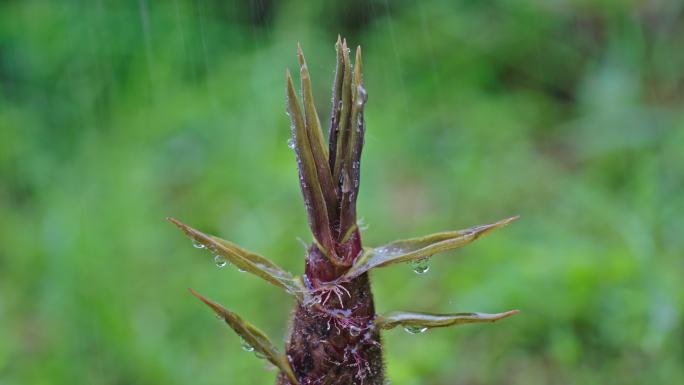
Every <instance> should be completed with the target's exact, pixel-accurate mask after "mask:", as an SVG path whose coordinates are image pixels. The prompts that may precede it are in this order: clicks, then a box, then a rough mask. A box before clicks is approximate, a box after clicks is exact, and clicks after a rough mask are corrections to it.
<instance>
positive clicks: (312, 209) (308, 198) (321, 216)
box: [286, 70, 334, 260]
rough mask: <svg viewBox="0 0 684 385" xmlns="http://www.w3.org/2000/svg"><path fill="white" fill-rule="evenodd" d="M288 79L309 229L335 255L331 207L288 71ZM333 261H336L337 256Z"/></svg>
mask: <svg viewBox="0 0 684 385" xmlns="http://www.w3.org/2000/svg"><path fill="white" fill-rule="evenodd" d="M286 77H287V110H288V113H289V115H290V119H291V120H292V137H293V139H294V142H295V152H296V153H297V166H298V168H299V182H300V183H299V184H300V187H301V190H302V195H304V204H305V206H306V210H307V214H308V215H309V226H310V227H311V232H312V233H313V235H314V237H315V238H316V240H317V241H318V242H319V244H321V245H322V246H323V247H324V249H325V250H324V251H325V253H326V255H331V254H332V253H334V247H333V238H332V233H331V232H330V227H331V226H330V220H329V216H328V208H327V204H326V201H325V198H324V196H323V192H322V191H321V185H320V182H319V179H318V171H317V168H316V162H315V160H314V156H313V154H312V152H311V143H310V141H309V137H308V134H307V130H306V125H305V123H304V117H303V115H302V109H301V107H300V106H299V101H298V99H297V93H296V91H295V88H294V84H293V82H292V76H291V75H290V71H289V70H288V71H286ZM331 260H334V257H332V258H331Z"/></svg>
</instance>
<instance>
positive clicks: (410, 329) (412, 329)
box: [404, 325, 428, 334]
mask: <svg viewBox="0 0 684 385" xmlns="http://www.w3.org/2000/svg"><path fill="white" fill-rule="evenodd" d="M404 330H406V332H407V333H411V334H420V333H425V331H426V330H428V328H427V327H426V326H422V325H411V326H404Z"/></svg>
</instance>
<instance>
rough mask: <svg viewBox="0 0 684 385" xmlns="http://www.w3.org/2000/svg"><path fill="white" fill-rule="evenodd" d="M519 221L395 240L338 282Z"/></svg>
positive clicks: (365, 255) (362, 259)
mask: <svg viewBox="0 0 684 385" xmlns="http://www.w3.org/2000/svg"><path fill="white" fill-rule="evenodd" d="M518 218H519V217H518V216H514V217H510V218H507V219H503V220H501V221H498V222H495V223H491V224H487V225H480V226H475V227H471V228H469V229H465V230H458V231H446V232H442V233H435V234H431V235H428V236H424V237H419V238H411V239H404V240H399V241H394V242H391V243H388V244H386V245H384V246H381V247H376V248H374V249H365V250H364V252H363V253H362V254H361V255H360V256H359V257H357V258H356V260H355V261H354V264H353V265H352V267H351V268H350V269H349V270H348V271H347V272H346V273H345V274H344V275H343V276H342V277H340V278H339V279H338V281H340V282H342V281H349V280H351V279H353V278H355V277H358V276H359V275H361V274H363V273H365V272H366V271H368V270H370V269H372V268H374V267H383V266H389V265H393V264H395V263H401V262H408V261H412V260H416V259H420V258H425V257H429V256H432V255H433V254H437V253H442V252H445V251H449V250H453V249H456V248H459V247H461V246H465V245H467V244H469V243H471V242H473V241H475V240H476V239H478V238H480V237H481V236H483V235H485V234H487V233H489V232H491V231H494V230H496V229H499V228H501V227H504V226H506V225H507V224H509V223H511V222H512V221H514V220H516V219H518Z"/></svg>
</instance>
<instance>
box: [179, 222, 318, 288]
mask: <svg viewBox="0 0 684 385" xmlns="http://www.w3.org/2000/svg"><path fill="white" fill-rule="evenodd" d="M167 219H168V220H169V221H170V222H171V223H173V224H175V225H176V226H178V227H179V228H180V229H181V230H183V232H184V233H185V234H187V235H188V236H189V237H190V238H191V239H193V240H194V241H195V242H197V243H199V244H201V245H203V246H204V247H206V248H207V249H208V250H210V251H211V252H212V253H215V254H217V255H220V256H222V257H224V258H226V260H228V262H230V263H232V264H234V265H235V266H236V267H237V268H239V269H242V270H244V271H247V272H250V273H252V274H254V275H256V276H257V277H259V278H262V279H263V280H265V281H267V282H269V283H271V284H273V285H275V286H277V287H280V288H282V289H285V290H286V291H287V292H289V293H290V294H292V295H293V296H295V297H296V298H297V299H298V300H300V301H302V300H303V299H304V293H305V292H306V290H305V289H304V284H303V283H302V280H301V277H296V276H293V275H292V274H290V273H289V272H287V271H285V270H283V269H282V268H281V267H280V266H278V265H276V264H275V263H273V262H272V261H271V260H269V259H268V258H266V257H263V256H261V255H259V254H256V253H253V252H251V251H248V250H245V249H243V248H241V247H240V246H238V245H236V244H234V243H232V242H230V241H226V240H225V239H221V238H218V237H215V236H212V235H208V234H205V233H203V232H201V231H199V230H196V229H194V228H192V227H190V226H188V225H186V224H185V223H182V222H181V221H179V220H177V219H174V218H167Z"/></svg>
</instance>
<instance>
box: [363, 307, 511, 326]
mask: <svg viewBox="0 0 684 385" xmlns="http://www.w3.org/2000/svg"><path fill="white" fill-rule="evenodd" d="M519 312H520V311H519V310H511V311H507V312H503V313H496V314H487V313H455V314H430V313H413V312H392V313H389V314H381V315H378V316H377V317H376V318H375V321H374V323H375V326H376V327H378V328H380V329H392V328H395V327H397V326H403V327H406V328H411V327H413V328H439V327H445V326H452V325H463V324H471V323H481V322H495V321H498V320H500V319H503V318H506V317H510V316H512V315H514V314H518V313H519Z"/></svg>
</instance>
